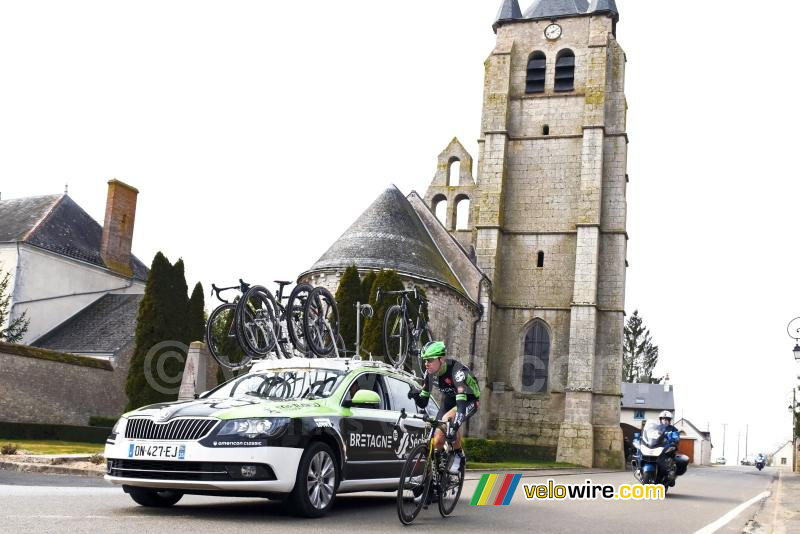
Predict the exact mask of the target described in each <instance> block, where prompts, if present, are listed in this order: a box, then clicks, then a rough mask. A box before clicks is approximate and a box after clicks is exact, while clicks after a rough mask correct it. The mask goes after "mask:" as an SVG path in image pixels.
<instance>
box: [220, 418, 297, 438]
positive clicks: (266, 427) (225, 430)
mask: <svg viewBox="0 0 800 534" xmlns="http://www.w3.org/2000/svg"><path fill="white" fill-rule="evenodd" d="M288 425H289V419H288V418H287V417H264V418H259V419H231V420H230V421H228V422H226V423H225V424H224V425H222V428H220V429H219V432H217V435H218V436H242V437H246V438H250V439H252V438H257V437H266V438H270V437H275V436H277V435H278V434H280V433H281V432H282V431H283V430H284V429H285V428H286V427H287V426H288Z"/></svg>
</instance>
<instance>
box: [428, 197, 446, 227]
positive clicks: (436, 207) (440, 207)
mask: <svg viewBox="0 0 800 534" xmlns="http://www.w3.org/2000/svg"><path fill="white" fill-rule="evenodd" d="M431 204H432V206H431V208H433V213H434V214H435V215H436V218H437V219H439V222H441V223H442V224H443V225H446V224H447V197H445V196H444V195H436V196H435V197H433V201H432V202H431Z"/></svg>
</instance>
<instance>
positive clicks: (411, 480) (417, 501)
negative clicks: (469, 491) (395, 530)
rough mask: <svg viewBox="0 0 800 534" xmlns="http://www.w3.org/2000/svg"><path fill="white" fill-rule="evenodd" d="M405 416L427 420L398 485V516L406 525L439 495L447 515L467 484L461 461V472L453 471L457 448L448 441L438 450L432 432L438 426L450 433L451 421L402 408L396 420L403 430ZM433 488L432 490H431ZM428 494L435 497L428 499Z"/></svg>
mask: <svg viewBox="0 0 800 534" xmlns="http://www.w3.org/2000/svg"><path fill="white" fill-rule="evenodd" d="M406 417H413V418H415V419H421V420H422V421H424V422H425V428H424V429H423V431H422V436H423V439H422V442H420V443H419V444H418V445H417V446H416V447H414V448H413V449H411V451H410V452H409V453H408V455H407V457H406V461H405V464H403V469H402V471H401V472H400V482H399V484H398V487H397V516H398V517H399V518H400V521H401V522H402V523H403V524H404V525H410V524H411V522H412V521H414V519H415V518H416V517H417V515H418V514H419V512H420V511H421V510H422V509H423V508H427V506H428V504H429V503H430V502H432V501H434V500H437V499H438V505H439V513H440V514H441V516H442V517H447V516H448V515H450V514H451V513H453V510H455V508H456V504H458V499H459V497H460V496H461V489H462V488H463V486H464V469H465V465H464V463H463V462H462V463H461V466H460V467H459V470H458V473H455V474H454V473H450V471H449V468H450V464H451V463H452V461H453V457H454V454H455V452H454V451H453V447H452V446H451V445H450V444H449V443H447V441H445V446H444V449H443V450H441V451H439V450H437V449H436V447H435V446H434V441H433V436H434V434H435V433H436V430H437V429H441V431H442V432H444V433H445V434H447V430H448V425H450V424H451V422H450V421H439V420H437V419H436V418H433V417H430V416H429V415H428V414H427V413H425V414H422V415H418V414H412V415H410V416H409V415H406V411H405V408H403V409H401V410H400V417H399V418H398V419H397V423H395V426H396V427H399V428H400V429H401V430H402V431H403V432H407V430H406V427H405V424H404V422H405V419H406ZM431 492H433V494H431ZM429 496H431V497H432V498H430V499H429Z"/></svg>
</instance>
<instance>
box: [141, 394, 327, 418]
mask: <svg viewBox="0 0 800 534" xmlns="http://www.w3.org/2000/svg"><path fill="white" fill-rule="evenodd" d="M329 402H330V399H318V400H310V399H302V400H268V399H259V398H257V397H251V396H242V397H231V398H227V399H196V400H190V401H179V402H164V403H159V404H151V405H149V406H144V407H142V408H139V409H138V410H134V411H132V412H128V413H126V414H125V417H139V416H149V417H152V418H154V419H155V420H156V421H158V422H163V421H168V420H170V419H174V418H176V417H216V418H219V419H238V418H245V417H303V416H307V415H321V414H330V413H332V412H334V411H338V410H335V409H333V408H332V407H330V406H329V404H328V403H329ZM337 407H338V405H337Z"/></svg>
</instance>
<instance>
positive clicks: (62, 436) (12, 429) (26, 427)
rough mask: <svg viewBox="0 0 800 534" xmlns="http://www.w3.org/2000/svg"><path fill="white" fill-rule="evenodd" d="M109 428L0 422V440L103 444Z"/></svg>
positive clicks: (109, 431)
mask: <svg viewBox="0 0 800 534" xmlns="http://www.w3.org/2000/svg"><path fill="white" fill-rule="evenodd" d="M110 433H111V427H108V428H104V427H97V426H73V425H42V424H37V423H8V422H2V421H0V439H21V440H39V439H41V440H51V441H79V442H84V443H105V442H106V438H108V435H109V434H110Z"/></svg>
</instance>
